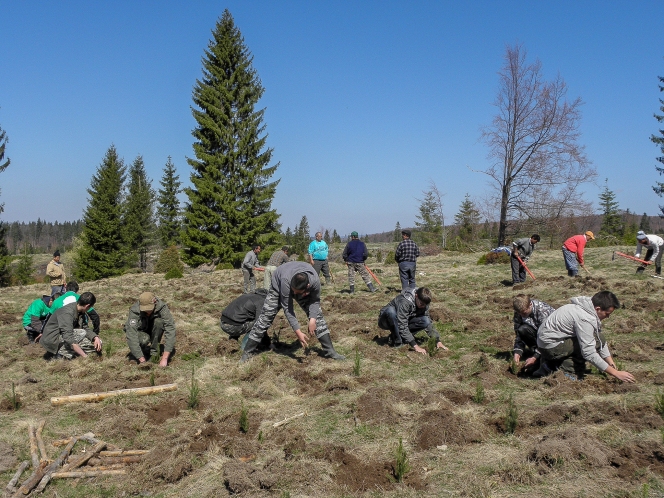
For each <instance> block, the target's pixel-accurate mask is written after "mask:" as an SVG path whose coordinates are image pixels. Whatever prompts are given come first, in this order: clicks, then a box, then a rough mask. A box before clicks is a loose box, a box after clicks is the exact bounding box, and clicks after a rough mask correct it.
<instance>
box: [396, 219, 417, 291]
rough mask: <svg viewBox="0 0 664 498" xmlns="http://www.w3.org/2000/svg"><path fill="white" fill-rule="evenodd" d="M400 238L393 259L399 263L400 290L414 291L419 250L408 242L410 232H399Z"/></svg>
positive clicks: (413, 243)
mask: <svg viewBox="0 0 664 498" xmlns="http://www.w3.org/2000/svg"><path fill="white" fill-rule="evenodd" d="M401 238H402V239H403V240H402V241H401V242H399V245H398V246H397V250H396V252H395V253H394V259H395V260H396V262H397V263H399V278H400V279H401V290H406V289H414V288H415V287H417V285H416V284H415V270H416V269H417V263H416V262H417V258H418V257H419V256H420V248H419V247H417V244H416V243H415V242H413V241H412V240H410V230H401Z"/></svg>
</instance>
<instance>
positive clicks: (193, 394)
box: [187, 366, 201, 410]
mask: <svg viewBox="0 0 664 498" xmlns="http://www.w3.org/2000/svg"><path fill="white" fill-rule="evenodd" d="M194 373H195V367H193V366H192V367H191V384H190V385H189V396H188V397H187V407H188V408H190V409H192V410H194V409H196V408H198V404H199V403H200V400H199V397H200V394H201V389H200V387H198V381H197V380H196V378H195V377H194Z"/></svg>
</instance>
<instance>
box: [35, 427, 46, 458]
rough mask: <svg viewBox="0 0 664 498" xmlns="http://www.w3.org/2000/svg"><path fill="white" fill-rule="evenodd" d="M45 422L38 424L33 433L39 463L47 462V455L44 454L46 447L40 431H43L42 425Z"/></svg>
mask: <svg viewBox="0 0 664 498" xmlns="http://www.w3.org/2000/svg"><path fill="white" fill-rule="evenodd" d="M45 424H46V420H42V421H40V422H39V425H38V426H37V431H36V432H35V438H36V439H37V447H38V448H39V454H40V456H41V461H42V462H45V461H47V460H48V454H47V453H46V446H45V445H44V440H43V439H42V431H43V430H44V425H45Z"/></svg>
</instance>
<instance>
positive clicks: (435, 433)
mask: <svg viewBox="0 0 664 498" xmlns="http://www.w3.org/2000/svg"><path fill="white" fill-rule="evenodd" d="M418 422H419V426H420V429H419V431H418V435H417V449H419V450H429V449H431V448H435V447H436V446H440V445H442V444H469V443H480V442H482V441H483V440H484V437H483V431H482V430H480V429H479V428H478V427H475V426H474V425H473V424H472V423H471V422H469V421H468V420H465V419H464V418H463V417H460V416H458V415H455V414H454V413H453V412H452V410H450V409H449V408H442V409H439V410H428V411H425V412H423V413H422V415H421V416H420V418H419V421H418ZM484 433H486V431H484Z"/></svg>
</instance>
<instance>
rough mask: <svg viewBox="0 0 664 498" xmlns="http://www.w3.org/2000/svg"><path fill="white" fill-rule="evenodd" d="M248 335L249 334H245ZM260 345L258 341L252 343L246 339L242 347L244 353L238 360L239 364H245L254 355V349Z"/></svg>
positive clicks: (251, 340)
mask: <svg viewBox="0 0 664 498" xmlns="http://www.w3.org/2000/svg"><path fill="white" fill-rule="evenodd" d="M247 335H249V334H247ZM259 345H260V342H259V341H254V340H253V339H247V343H246V344H245V345H244V352H243V353H242V357H241V358H240V363H246V362H247V361H249V360H250V359H251V357H252V356H254V355H255V354H256V349H258V346H259Z"/></svg>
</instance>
